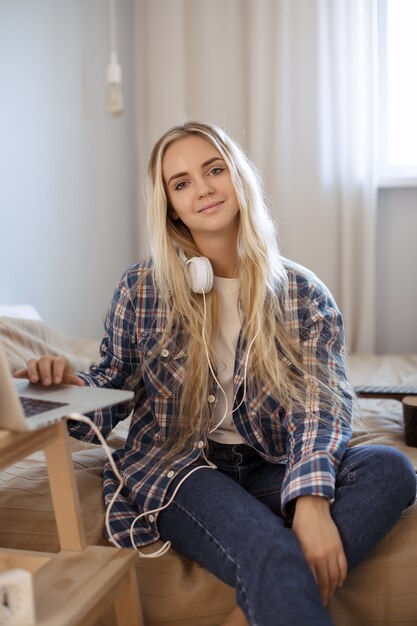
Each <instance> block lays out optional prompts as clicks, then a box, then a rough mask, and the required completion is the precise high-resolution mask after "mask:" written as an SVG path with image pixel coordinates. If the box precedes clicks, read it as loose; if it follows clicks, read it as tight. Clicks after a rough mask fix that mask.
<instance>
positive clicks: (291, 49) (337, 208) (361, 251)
mask: <svg viewBox="0 0 417 626" xmlns="http://www.w3.org/2000/svg"><path fill="white" fill-rule="evenodd" d="M376 5H377V0H139V2H138V4H137V14H136V36H137V51H136V54H137V68H138V73H137V77H138V88H137V89H138V91H137V106H138V126H137V150H138V156H139V168H140V172H139V174H140V176H139V178H140V186H141V185H142V181H143V180H144V177H145V169H146V160H147V156H148V154H149V151H150V149H151V146H152V145H153V143H154V141H155V140H156V139H157V137H158V136H159V135H160V134H161V133H162V132H164V131H165V130H166V129H167V128H168V127H170V126H171V125H173V124H176V123H178V122H179V121H182V120H183V119H199V120H204V121H211V122H214V123H217V124H219V125H221V126H222V127H224V128H225V129H226V130H228V131H229V132H230V133H231V135H232V136H233V137H234V138H235V139H237V140H238V141H239V142H240V143H241V145H242V146H243V147H244V148H245V149H246V150H247V151H248V152H249V154H250V155H251V157H252V159H253V161H254V162H255V164H256V165H257V167H258V168H259V170H260V171H261V173H262V175H263V178H264V181H265V184H266V189H267V194H268V197H269V199H270V204H271V208H272V210H273V212H274V214H275V215H276V217H277V219H278V229H279V234H280V244H281V250H282V252H283V254H284V255H285V256H288V257H290V258H292V259H293V260H295V261H297V262H299V263H301V264H303V265H305V266H307V267H309V268H310V269H312V270H313V271H314V272H316V273H317V275H318V276H319V277H320V278H321V279H322V280H323V281H324V282H325V283H326V284H327V285H328V286H329V288H330V289H331V291H332V292H333V294H334V296H335V298H336V300H337V302H338V304H339V306H340V308H341V310H342V312H343V314H344V317H345V324H346V333H347V341H348V346H349V347H350V349H351V350H354V351H367V352H369V351H373V348H374V306H375V305H374V290H375V208H376V187H375V170H376V159H375V154H376V148H375V138H376V120H377V111H376V103H377V98H376V83H377V80H376V78H377V74H376V68H377V64H376V57H377V54H376V34H377V23H376ZM139 210H140V211H141V212H142V211H143V199H142V195H141V194H140V199H139ZM139 240H140V251H141V253H143V254H144V253H146V243H145V234H144V232H143V231H141V233H140V235H139Z"/></svg>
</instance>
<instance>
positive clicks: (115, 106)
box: [107, 0, 123, 115]
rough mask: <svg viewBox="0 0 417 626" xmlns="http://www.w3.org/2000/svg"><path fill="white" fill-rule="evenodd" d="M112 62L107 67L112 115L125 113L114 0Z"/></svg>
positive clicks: (111, 25) (111, 21)
mask: <svg viewBox="0 0 417 626" xmlns="http://www.w3.org/2000/svg"><path fill="white" fill-rule="evenodd" d="M110 46H111V48H110V50H111V52H110V61H109V64H108V65H107V82H108V84H109V91H108V94H107V112H108V113H109V114H110V115H121V114H122V113H123V95H122V86H121V85H122V68H121V67H120V64H119V62H118V60H117V52H116V18H115V6H114V0H110Z"/></svg>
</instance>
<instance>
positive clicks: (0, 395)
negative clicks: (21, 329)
mask: <svg viewBox="0 0 417 626" xmlns="http://www.w3.org/2000/svg"><path fill="white" fill-rule="evenodd" d="M133 396H134V394H133V392H132V391H124V390H118V389H103V388H100V387H88V386H85V387H78V386H76V385H51V386H49V387H44V386H43V385H41V384H36V385H34V384H31V383H30V382H29V381H27V380H20V379H19V380H16V379H13V378H12V375H11V372H10V369H9V366H8V363H7V360H6V356H5V354H4V350H3V348H2V346H1V342H0V428H3V429H6V430H13V431H27V430H35V429H37V428H42V427H44V426H46V425H48V424H52V423H54V422H56V421H59V420H61V419H64V418H65V417H67V416H68V415H69V414H71V413H89V412H90V411H94V410H95V409H100V408H103V407H106V406H111V405H114V404H119V403H121V402H126V401H127V400H130V399H132V398H133ZM19 397H20V398H24V397H26V398H32V399H36V400H46V401H48V402H56V403H60V404H61V405H62V406H59V407H57V408H53V409H52V410H51V409H49V408H48V410H45V411H44V412H39V413H36V414H35V415H31V416H30V417H27V416H25V415H24V412H23V410H22V406H21V403H20V400H19Z"/></svg>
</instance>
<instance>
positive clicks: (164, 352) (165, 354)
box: [161, 348, 169, 358]
mask: <svg viewBox="0 0 417 626" xmlns="http://www.w3.org/2000/svg"><path fill="white" fill-rule="evenodd" d="M161 355H162V356H163V357H164V358H166V357H167V356H169V351H168V350H167V349H166V348H164V349H163V350H162V352H161Z"/></svg>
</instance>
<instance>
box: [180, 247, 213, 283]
mask: <svg viewBox="0 0 417 626" xmlns="http://www.w3.org/2000/svg"><path fill="white" fill-rule="evenodd" d="M178 254H179V257H180V259H181V261H183V263H184V265H185V266H186V267H187V269H188V272H187V275H188V284H189V285H190V289H191V290H192V291H194V293H208V292H209V291H211V290H212V288H213V283H214V275H213V268H212V267H211V263H210V261H209V260H208V258H207V257H205V256H193V257H191V259H187V257H186V256H185V252H184V250H181V249H179V250H178Z"/></svg>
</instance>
